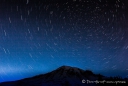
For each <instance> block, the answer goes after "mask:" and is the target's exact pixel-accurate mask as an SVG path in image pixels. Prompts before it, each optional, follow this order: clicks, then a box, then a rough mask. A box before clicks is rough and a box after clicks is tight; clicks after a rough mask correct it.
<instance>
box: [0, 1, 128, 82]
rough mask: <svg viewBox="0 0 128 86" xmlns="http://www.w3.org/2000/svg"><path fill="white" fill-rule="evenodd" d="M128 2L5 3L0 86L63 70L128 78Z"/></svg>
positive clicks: (0, 12)
mask: <svg viewBox="0 0 128 86" xmlns="http://www.w3.org/2000/svg"><path fill="white" fill-rule="evenodd" d="M127 4H128V1H127V0H63V1H60V0H42V1H41V0H1V1H0V82H3V81H13V80H18V79H22V78H26V77H30V76H34V75H39V74H44V73H47V72H50V71H52V70H54V69H56V68H58V67H60V66H62V65H68V66H75V67H79V68H81V69H84V70H87V69H89V70H92V71H93V72H94V73H100V74H103V75H106V76H118V75H119V76H121V77H128V65H127V64H128V7H127Z"/></svg>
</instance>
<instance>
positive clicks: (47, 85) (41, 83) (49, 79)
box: [0, 66, 128, 86]
mask: <svg viewBox="0 0 128 86" xmlns="http://www.w3.org/2000/svg"><path fill="white" fill-rule="evenodd" d="M98 81H111V83H110V82H109V83H106V82H104V83H103V82H100V83H99V82H98ZM112 81H113V82H114V81H125V83H119V82H118V83H117V84H116V83H112ZM127 81H128V79H121V78H120V77H105V76H103V75H100V74H94V73H93V72H92V71H90V70H86V71H85V70H82V69H79V68H76V67H70V66H61V67H59V68H58V69H56V70H54V71H52V72H49V73H47V74H42V75H37V76H34V77H30V78H25V79H22V80H17V81H11V82H3V83H0V86H110V85H112V86H114V85H115V86H128V84H127Z"/></svg>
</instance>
